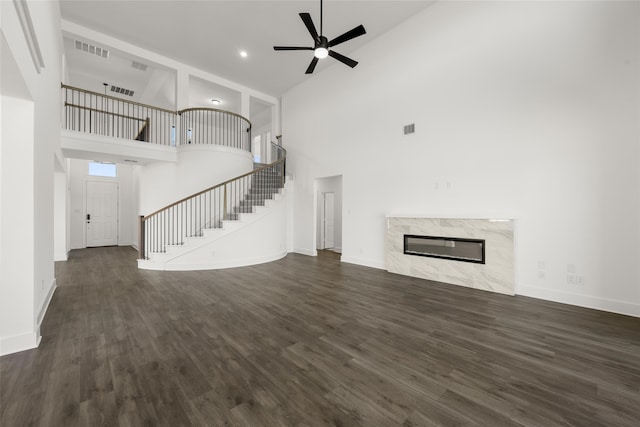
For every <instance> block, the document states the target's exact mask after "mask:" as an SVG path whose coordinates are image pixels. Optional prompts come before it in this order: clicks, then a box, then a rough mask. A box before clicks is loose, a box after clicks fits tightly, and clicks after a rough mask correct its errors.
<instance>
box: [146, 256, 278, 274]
mask: <svg viewBox="0 0 640 427" xmlns="http://www.w3.org/2000/svg"><path fill="white" fill-rule="evenodd" d="M286 256H287V253H286V252H278V253H276V254H270V255H265V256H260V257H255V258H242V259H230V260H223V261H216V260H211V261H210V262H199V263H186V264H181V263H171V262H167V263H164V262H154V261H152V260H140V259H139V260H138V268H139V269H141V270H159V271H162V270H164V271H194V270H219V269H223V268H236V267H246V266H250V265H258V264H264V263H266V262H272V261H277V260H279V259H281V258H284V257H286Z"/></svg>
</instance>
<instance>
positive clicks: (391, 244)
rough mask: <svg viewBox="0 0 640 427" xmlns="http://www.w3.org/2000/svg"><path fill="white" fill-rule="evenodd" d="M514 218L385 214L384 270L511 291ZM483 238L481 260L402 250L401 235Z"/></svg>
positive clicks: (512, 290) (512, 286)
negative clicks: (461, 259)
mask: <svg viewBox="0 0 640 427" xmlns="http://www.w3.org/2000/svg"><path fill="white" fill-rule="evenodd" d="M513 230H514V220H513V219H489V218H487V219H480V218H426V217H425V218H421V217H416V216H388V217H387V235H386V247H385V261H386V267H387V271H389V272H390V273H397V274H403V275H406V276H413V277H418V278H421V279H428V280H434V281H437V282H443V283H449V284H452V285H459V286H466V287H469V288H475V289H482V290H485V291H492V292H498V293H501V294H507V295H513V294H514V237H513ZM405 234H416V235H423V236H439V237H454V238H464V239H484V240H485V242H486V243H485V245H486V246H485V264H477V263H469V262H461V261H457V260H450V259H442V258H430V257H424V256H415V255H406V254H404V253H403V252H404V235H405Z"/></svg>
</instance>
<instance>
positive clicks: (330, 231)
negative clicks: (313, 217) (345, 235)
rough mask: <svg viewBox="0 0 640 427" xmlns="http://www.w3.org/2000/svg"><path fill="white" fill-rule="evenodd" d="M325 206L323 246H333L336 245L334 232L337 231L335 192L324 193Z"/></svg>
mask: <svg viewBox="0 0 640 427" xmlns="http://www.w3.org/2000/svg"><path fill="white" fill-rule="evenodd" d="M323 196H324V197H323V199H324V208H323V217H324V223H323V229H324V233H323V237H324V242H323V245H322V246H323V248H325V249H326V248H333V246H334V233H335V218H334V197H335V195H334V194H333V193H323Z"/></svg>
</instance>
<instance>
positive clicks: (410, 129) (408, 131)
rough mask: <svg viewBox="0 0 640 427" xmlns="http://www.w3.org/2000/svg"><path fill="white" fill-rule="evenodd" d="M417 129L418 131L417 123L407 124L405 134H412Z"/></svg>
mask: <svg viewBox="0 0 640 427" xmlns="http://www.w3.org/2000/svg"><path fill="white" fill-rule="evenodd" d="M415 131H416V125H415V123H411V124H410V125H406V126H405V127H404V134H405V135H409V134H412V133H414V132H415Z"/></svg>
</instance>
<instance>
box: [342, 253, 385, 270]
mask: <svg viewBox="0 0 640 427" xmlns="http://www.w3.org/2000/svg"><path fill="white" fill-rule="evenodd" d="M340 261H342V262H346V263H349V264H357V265H364V266H365V267H371V268H377V269H380V270H385V269H386V266H385V264H384V261H376V260H373V259H366V258H357V257H350V256H344V255H342V257H340Z"/></svg>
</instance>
